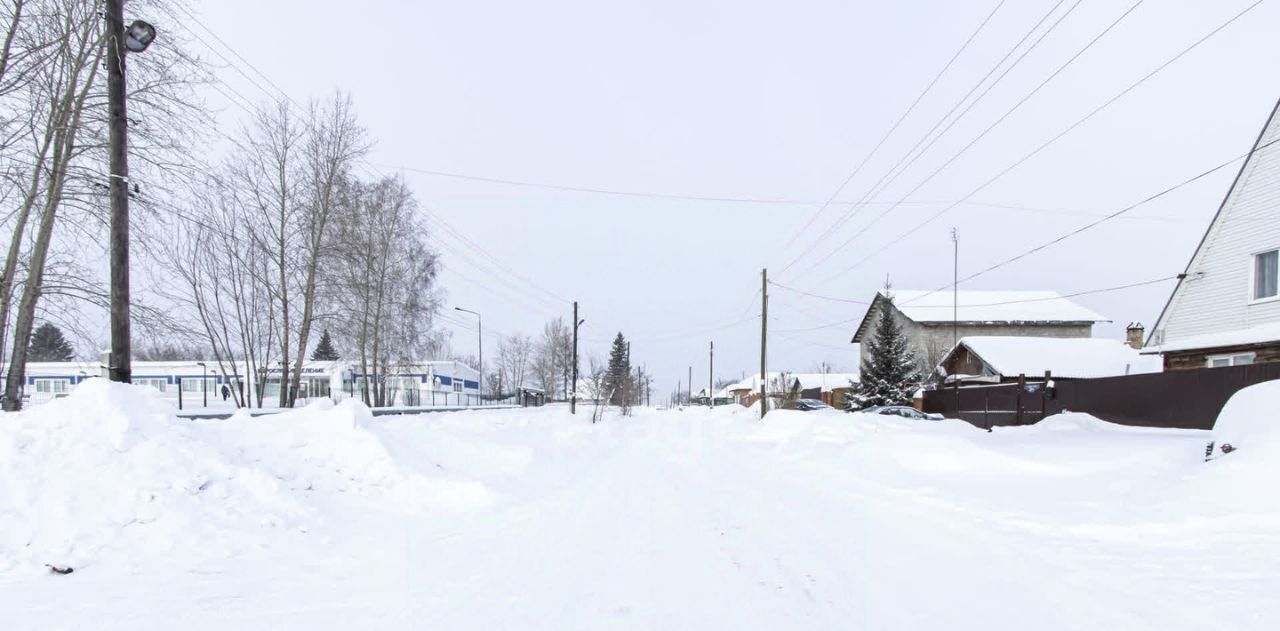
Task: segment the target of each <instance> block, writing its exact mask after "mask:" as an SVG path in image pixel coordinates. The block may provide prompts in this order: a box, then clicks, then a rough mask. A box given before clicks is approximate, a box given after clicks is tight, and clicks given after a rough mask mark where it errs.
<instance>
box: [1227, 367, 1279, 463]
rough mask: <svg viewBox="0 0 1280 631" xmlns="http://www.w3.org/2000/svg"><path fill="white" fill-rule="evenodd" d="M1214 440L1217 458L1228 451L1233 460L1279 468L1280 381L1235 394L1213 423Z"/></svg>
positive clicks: (1269, 382) (1259, 385)
mask: <svg viewBox="0 0 1280 631" xmlns="http://www.w3.org/2000/svg"><path fill="white" fill-rule="evenodd" d="M1213 441H1214V443H1215V457H1218V458H1222V457H1223V456H1224V451H1228V452H1230V458H1231V460H1232V461H1248V462H1249V463H1251V464H1269V465H1273V466H1275V467H1276V468H1277V471H1280V380H1277V381H1267V382H1264V383H1260V384H1256V385H1252V386H1249V387H1248V388H1244V389H1243V390H1240V391H1239V392H1237V393H1235V394H1234V395H1232V396H1231V399H1229V400H1228V401H1227V404H1226V405H1224V406H1223V407H1222V411H1221V412H1219V413H1218V420H1217V421H1216V422H1215V423H1214V424H1213ZM1227 445H1230V447H1227ZM1224 447H1225V449H1224Z"/></svg>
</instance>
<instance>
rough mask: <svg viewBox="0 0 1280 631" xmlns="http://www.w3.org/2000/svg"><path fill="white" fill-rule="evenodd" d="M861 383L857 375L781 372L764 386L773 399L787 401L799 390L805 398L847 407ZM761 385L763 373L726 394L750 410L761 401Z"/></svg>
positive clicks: (770, 378) (738, 383)
mask: <svg viewBox="0 0 1280 631" xmlns="http://www.w3.org/2000/svg"><path fill="white" fill-rule="evenodd" d="M857 383H858V373H856V372H853V373H849V372H785V371H780V372H769V373H766V382H765V384H764V385H765V389H766V391H767V392H768V394H769V397H770V398H773V397H784V396H786V395H787V394H789V393H791V392H792V391H793V390H797V389H798V390H799V391H800V397H801V398H804V399H818V400H820V401H822V402H824V403H826V404H827V405H832V406H836V407H844V401H845V399H846V397H847V395H848V394H849V392H850V391H851V390H852V389H853V388H854V385H855V384H857ZM760 385H761V384H760V373H756V374H754V375H751V376H749V377H746V378H744V379H743V380H742V381H739V382H737V383H735V384H732V385H730V386H728V387H726V388H725V390H726V391H727V392H728V394H729V396H731V397H733V399H734V400H735V401H737V402H738V403H741V404H742V405H746V406H750V405H752V404H753V403H755V402H756V401H758V400H759V399H760Z"/></svg>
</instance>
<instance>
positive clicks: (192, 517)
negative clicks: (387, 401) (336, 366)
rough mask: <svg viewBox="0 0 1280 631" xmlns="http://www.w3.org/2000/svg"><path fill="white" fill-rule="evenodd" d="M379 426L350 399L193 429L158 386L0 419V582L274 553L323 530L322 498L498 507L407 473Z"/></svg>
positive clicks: (469, 490) (474, 492)
mask: <svg viewBox="0 0 1280 631" xmlns="http://www.w3.org/2000/svg"><path fill="white" fill-rule="evenodd" d="M370 420H371V414H370V412H369V409H368V408H367V407H365V406H363V405H362V404H360V403H358V402H353V401H348V402H343V404H341V405H337V406H334V405H333V404H332V403H328V402H322V403H316V404H313V405H310V406H308V407H306V408H302V409H298V410H294V411H291V412H286V413H282V414H275V415H269V416H265V417H258V418H252V417H250V416H249V415H248V414H247V413H242V414H239V415H237V416H234V417H232V418H231V419H229V420H225V421H188V420H182V419H178V418H176V417H175V415H174V413H173V410H172V406H170V405H169V404H168V403H167V402H165V401H163V400H161V399H160V398H159V395H158V393H156V392H155V391H153V390H151V389H149V388H145V387H136V386H127V385H122V384H114V383H110V382H107V381H105V380H101V379H91V380H88V381H86V382H84V383H83V384H81V385H79V386H78V387H77V388H76V389H75V390H74V391H73V392H72V394H71V395H70V396H68V397H66V398H63V399H58V400H55V401H52V402H50V403H48V404H45V405H41V406H36V407H33V408H31V409H29V410H26V411H23V412H20V413H16V414H4V415H2V416H0V573H3V572H6V571H9V570H13V569H16V568H20V567H27V568H40V566H41V565H43V564H46V563H50V564H54V565H70V566H73V567H77V568H81V567H83V566H84V565H85V564H86V563H89V564H92V563H94V562H111V561H125V562H127V561H128V558H123V559H122V558H120V557H122V556H123V557H128V556H132V554H133V553H135V552H136V551H137V550H139V549H142V548H145V549H147V550H150V551H154V552H155V553H156V554H155V555H148V556H159V557H164V556H167V555H176V556H186V557H193V556H194V557H209V556H214V557H216V556H225V555H228V554H233V553H235V552H237V551H241V550H244V549H247V548H255V547H262V546H267V545H270V544H271V542H272V541H275V540H276V538H277V537H281V536H298V533H302V532H305V531H307V530H308V529H310V528H311V526H312V525H313V524H314V523H315V522H316V521H317V520H320V519H322V518H323V515H324V513H325V511H324V510H322V509H320V508H319V507H320V506H321V505H322V501H323V499H324V497H325V496H326V494H329V495H330V496H332V494H342V495H345V496H349V497H352V498H355V499H359V500H362V501H375V502H377V501H382V502H383V503H385V504H388V505H392V506H395V507H397V508H400V509H406V508H407V509H412V508H421V507H424V506H432V507H438V508H447V509H469V508H476V507H481V506H484V505H486V504H487V503H488V502H489V501H490V498H489V496H488V492H487V490H486V489H484V488H483V487H482V486H477V485H476V484H475V483H467V482H454V481H450V480H437V479H432V478H429V477H427V476H424V475H421V474H420V473H417V472H412V471H408V470H406V469H405V468H403V467H402V466H401V464H400V463H399V462H397V461H396V459H395V458H393V457H392V455H391V454H390V453H389V452H388V450H387V448H386V446H385V445H384V444H383V443H382V442H381V441H380V440H379V438H378V437H377V436H376V435H375V434H373V433H371V432H370V431H368V430H367V429H365V428H364V427H362V425H363V424H366V423H368V422H369V421H370ZM131 551H132V552H131ZM113 555H114V558H113ZM108 559H110V561H108Z"/></svg>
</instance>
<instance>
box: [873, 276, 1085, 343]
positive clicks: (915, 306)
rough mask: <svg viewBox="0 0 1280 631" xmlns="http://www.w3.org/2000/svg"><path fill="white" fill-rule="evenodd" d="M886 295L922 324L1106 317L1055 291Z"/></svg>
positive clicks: (881, 298) (880, 295) (880, 297)
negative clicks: (953, 320)
mask: <svg viewBox="0 0 1280 631" xmlns="http://www.w3.org/2000/svg"><path fill="white" fill-rule="evenodd" d="M890 295H892V297H893V306H894V307H895V308H897V309H898V311H901V312H902V314H903V315H905V316H906V317H908V318H910V319H911V320H913V321H915V322H920V323H922V324H941V323H947V322H951V321H952V318H953V317H954V318H955V319H956V320H957V321H959V322H962V323H966V324H973V323H983V324H1092V323H1094V322H1107V321H1108V320H1107V319H1106V318H1105V317H1103V316H1102V315H1099V314H1098V313H1097V312H1095V311H1093V310H1091V309H1088V308H1086V307H1083V306H1080V305H1079V304H1076V303H1074V302H1072V301H1070V300H1068V299H1066V298H1064V297H1062V295H1061V294H1059V293H1058V292H1056V291H1006V290H993V291H988V290H968V289H964V290H961V291H960V292H959V294H958V295H953V292H951V291H950V290H942V291H921V290H893V291H892V292H891V294H890ZM887 297H888V296H886V294H885V292H884V290H881V291H879V292H877V293H876V297H875V300H873V301H872V303H871V306H870V307H867V314H866V315H865V316H864V317H863V318H862V322H861V323H860V324H859V325H858V330H857V332H856V333H855V334H854V336H853V341H854V342H858V341H861V339H862V336H863V335H864V334H865V333H866V331H867V330H868V329H869V328H870V327H871V314H872V313H875V311H876V305H878V304H884V303H885V302H887ZM953 301H954V303H955V304H953ZM956 305H958V307H957V306H956Z"/></svg>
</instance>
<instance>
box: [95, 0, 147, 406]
mask: <svg viewBox="0 0 1280 631" xmlns="http://www.w3.org/2000/svg"><path fill="white" fill-rule="evenodd" d="M103 9H104V13H105V17H106V21H107V37H106V46H107V55H106V57H107V111H108V129H109V132H108V139H107V140H108V147H109V151H108V153H109V155H110V171H109V173H110V177H109V178H107V180H108V185H109V189H110V197H111V229H110V237H109V241H110V244H111V248H110V250H111V253H110V256H111V272H110V275H111V356H110V360H109V361H108V362H107V374H108V376H109V377H110V378H111V380H112V381H120V382H124V383H130V382H131V381H133V357H132V355H133V348H132V343H131V341H130V339H129V122H128V110H127V107H126V101H127V90H126V87H125V74H124V60H125V51H126V50H127V51H131V52H135V53H140V52H142V51H144V50H146V49H147V46H150V45H151V42H153V41H155V39H156V29H155V27H154V26H152V25H150V24H148V23H146V22H144V21H142V20H135V21H134V22H133V24H130V25H129V28H128V29H127V30H126V29H125V26H124V0H106V3H105V5H104V6H103Z"/></svg>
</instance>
